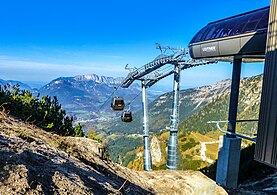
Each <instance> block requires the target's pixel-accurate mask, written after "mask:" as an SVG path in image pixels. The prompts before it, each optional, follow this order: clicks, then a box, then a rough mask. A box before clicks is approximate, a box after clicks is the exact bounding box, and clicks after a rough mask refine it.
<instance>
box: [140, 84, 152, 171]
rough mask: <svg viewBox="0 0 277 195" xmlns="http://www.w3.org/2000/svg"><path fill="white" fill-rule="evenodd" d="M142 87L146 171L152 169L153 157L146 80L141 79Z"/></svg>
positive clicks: (144, 166) (144, 163)
mask: <svg viewBox="0 0 277 195" xmlns="http://www.w3.org/2000/svg"><path fill="white" fill-rule="evenodd" d="M141 87H142V108H143V131H144V134H143V144H144V152H143V154H144V155H143V168H144V170H145V171H150V170H152V159H151V153H150V143H149V123H148V104H147V95H146V85H145V80H142V81H141Z"/></svg>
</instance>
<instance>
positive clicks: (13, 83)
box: [0, 79, 32, 90]
mask: <svg viewBox="0 0 277 195" xmlns="http://www.w3.org/2000/svg"><path fill="white" fill-rule="evenodd" d="M7 84H9V85H11V86H13V85H16V84H18V85H20V88H21V89H26V90H31V89H32V88H31V87H30V86H29V85H27V84H25V83H22V82H20V81H13V80H3V79H0V86H2V87H3V86H4V85H7Z"/></svg>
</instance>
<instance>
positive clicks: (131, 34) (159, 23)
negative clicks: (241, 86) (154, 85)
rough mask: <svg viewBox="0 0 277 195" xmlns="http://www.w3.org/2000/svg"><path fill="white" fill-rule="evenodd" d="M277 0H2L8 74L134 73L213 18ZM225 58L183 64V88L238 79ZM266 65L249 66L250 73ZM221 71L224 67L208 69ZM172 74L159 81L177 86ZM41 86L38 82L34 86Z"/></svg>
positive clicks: (2, 64) (30, 77)
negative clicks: (133, 69)
mask: <svg viewBox="0 0 277 195" xmlns="http://www.w3.org/2000/svg"><path fill="white" fill-rule="evenodd" d="M269 3H270V2H269V0H224V1H223V0H213V1H204V0H199V1H195V0H186V1H185V0H172V1H163V0H159V1H156V0H155V1H149V0H148V1H146V0H133V1H130V0H129V1H125V0H124V1H122V0H117V1H112V0H108V1H93V0H78V1H76V0H75V1H73V0H55V1H54V0H40V1H38V0H25V1H22V0H9V1H1V2H0V27H1V30H0V78H2V79H14V80H20V81H25V82H27V83H29V84H33V85H34V84H35V83H37V84H44V83H47V82H49V81H51V80H52V79H55V78H57V77H59V76H74V75H79V74H91V73H96V74H99V75H105V76H114V77H116V76H123V77H124V76H126V75H127V71H126V70H124V67H125V65H126V64H127V63H128V64H130V65H132V66H136V67H140V66H142V65H143V64H145V63H147V62H149V61H151V60H152V59H154V58H155V57H156V56H157V55H158V54H159V51H158V50H156V49H155V43H156V42H159V43H160V44H162V45H171V46H174V47H187V45H188V43H189V41H190V40H191V38H192V37H193V36H194V34H195V33H196V32H197V31H199V30H200V29H201V28H202V27H203V26H205V25H206V24H207V23H209V22H212V21H215V20H218V19H222V18H225V17H229V16H232V15H235V14H239V13H242V12H246V11H250V10H253V9H257V8H261V7H265V6H268V5H269ZM231 68H232V66H231V65H230V64H229V63H219V64H216V65H211V66H207V67H205V66H203V67H197V68H194V69H191V70H187V71H183V73H182V86H183V88H186V87H191V86H199V85H205V84H212V83H214V82H216V81H219V80H222V79H225V78H230V76H231ZM262 71H263V65H262V64H248V65H244V66H243V75H242V76H250V75H255V74H259V73H261V72H262ZM213 72H216V74H208V73H213ZM169 80H170V78H169V79H166V80H165V81H162V82H160V83H159V84H158V86H167V87H170V86H171V83H169ZM34 86H37V85H34Z"/></svg>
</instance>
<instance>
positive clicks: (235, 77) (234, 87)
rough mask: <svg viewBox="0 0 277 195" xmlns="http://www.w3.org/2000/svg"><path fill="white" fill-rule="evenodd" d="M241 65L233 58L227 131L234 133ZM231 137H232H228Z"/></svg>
mask: <svg viewBox="0 0 277 195" xmlns="http://www.w3.org/2000/svg"><path fill="white" fill-rule="evenodd" d="M241 63H242V59H241V58H239V59H236V58H234V61H233V74H232V83H231V94H230V103H229V115H228V121H229V123H228V131H230V132H232V133H236V120H237V111H238V101H239V85H240V74H241ZM229 136H231V137H233V136H232V135H229Z"/></svg>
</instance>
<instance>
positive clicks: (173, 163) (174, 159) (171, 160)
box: [166, 64, 181, 170]
mask: <svg viewBox="0 0 277 195" xmlns="http://www.w3.org/2000/svg"><path fill="white" fill-rule="evenodd" d="M180 74H181V68H180V65H179V64H175V67H174V81H173V102H172V114H171V116H170V136H169V140H168V146H167V163H166V168H167V169H170V170H176V169H177V167H178V126H179V106H180Z"/></svg>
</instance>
